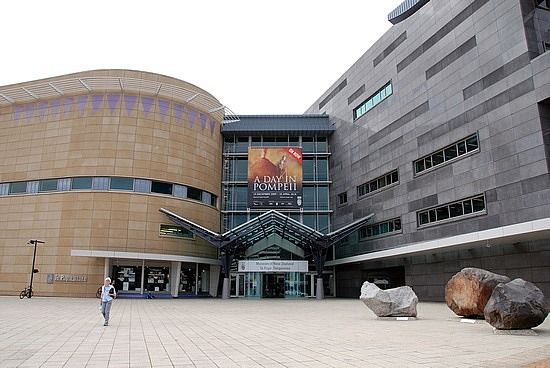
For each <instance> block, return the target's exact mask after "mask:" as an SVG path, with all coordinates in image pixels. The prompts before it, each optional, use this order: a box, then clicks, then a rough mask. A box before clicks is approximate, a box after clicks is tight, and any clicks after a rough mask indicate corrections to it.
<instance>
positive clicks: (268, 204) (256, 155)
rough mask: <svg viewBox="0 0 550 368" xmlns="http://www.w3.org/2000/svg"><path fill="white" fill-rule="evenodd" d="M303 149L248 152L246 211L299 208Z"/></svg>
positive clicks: (264, 149)
mask: <svg viewBox="0 0 550 368" xmlns="http://www.w3.org/2000/svg"><path fill="white" fill-rule="evenodd" d="M302 205H303V199H302V149H301V148H297V147H254V148H252V147H251V148H249V149H248V207H249V208H301V207H302Z"/></svg>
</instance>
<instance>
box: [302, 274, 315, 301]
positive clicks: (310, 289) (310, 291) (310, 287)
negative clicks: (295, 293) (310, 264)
mask: <svg viewBox="0 0 550 368" xmlns="http://www.w3.org/2000/svg"><path fill="white" fill-rule="evenodd" d="M304 277H305V282H304V284H305V287H304V294H305V296H306V297H310V298H314V297H315V292H316V289H315V280H316V277H315V274H313V273H306V274H305V275H304Z"/></svg>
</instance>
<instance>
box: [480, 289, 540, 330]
mask: <svg viewBox="0 0 550 368" xmlns="http://www.w3.org/2000/svg"><path fill="white" fill-rule="evenodd" d="M546 316H548V310H547V308H546V305H545V303H544V294H543V293H542V291H541V290H540V289H539V288H538V287H536V286H535V285H534V284H532V283H530V282H529V281H525V280H523V279H514V280H513V281H510V282H508V283H506V284H499V285H497V286H496V287H495V289H494V290H493V294H492V295H491V298H490V299H489V301H488V302H487V305H486V306H485V320H486V321H487V322H489V324H490V325H491V326H493V327H495V328H497V329H499V330H520V329H529V328H533V327H537V326H538V325H540V324H541V323H542V322H544V320H545V319H546Z"/></svg>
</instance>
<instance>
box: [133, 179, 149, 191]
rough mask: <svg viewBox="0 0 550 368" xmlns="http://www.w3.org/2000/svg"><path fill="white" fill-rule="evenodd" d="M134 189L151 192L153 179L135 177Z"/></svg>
mask: <svg viewBox="0 0 550 368" xmlns="http://www.w3.org/2000/svg"><path fill="white" fill-rule="evenodd" d="M134 191H136V192H139V193H151V180H145V179H134Z"/></svg>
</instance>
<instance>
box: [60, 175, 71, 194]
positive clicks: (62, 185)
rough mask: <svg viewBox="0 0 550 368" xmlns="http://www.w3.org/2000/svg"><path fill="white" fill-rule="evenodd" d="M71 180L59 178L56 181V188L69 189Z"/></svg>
mask: <svg viewBox="0 0 550 368" xmlns="http://www.w3.org/2000/svg"><path fill="white" fill-rule="evenodd" d="M71 181H72V180H71V178H63V179H59V180H58V182H57V190H59V191H62V192H64V191H67V190H71Z"/></svg>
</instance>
